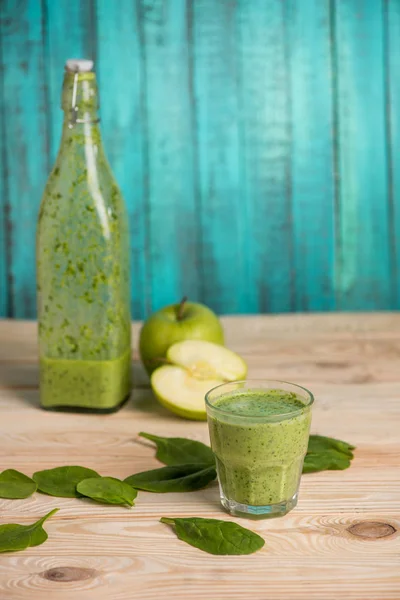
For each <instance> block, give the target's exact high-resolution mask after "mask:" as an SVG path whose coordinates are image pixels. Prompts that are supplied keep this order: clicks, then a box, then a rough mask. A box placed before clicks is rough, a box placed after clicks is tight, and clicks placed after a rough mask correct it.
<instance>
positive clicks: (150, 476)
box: [124, 464, 217, 493]
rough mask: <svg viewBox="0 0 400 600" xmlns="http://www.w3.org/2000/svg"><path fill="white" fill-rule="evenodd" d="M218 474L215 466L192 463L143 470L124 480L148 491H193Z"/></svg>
mask: <svg viewBox="0 0 400 600" xmlns="http://www.w3.org/2000/svg"><path fill="white" fill-rule="evenodd" d="M216 476H217V472H216V470H215V467H212V466H211V467H210V466H209V465H200V464H195V465H193V464H190V465H176V466H173V467H161V469H153V470H152V471H143V472H142V473H136V474H135V475H131V476H130V477H127V478H126V479H125V480H124V481H125V483H128V484H129V485H131V486H132V487H134V488H136V489H139V490H144V491H146V492H156V493H166V492H193V491H195V490H200V489H201V488H203V487H205V486H206V485H207V484H208V483H210V481H213V479H215V478H216Z"/></svg>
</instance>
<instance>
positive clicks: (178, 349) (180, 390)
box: [151, 340, 247, 420]
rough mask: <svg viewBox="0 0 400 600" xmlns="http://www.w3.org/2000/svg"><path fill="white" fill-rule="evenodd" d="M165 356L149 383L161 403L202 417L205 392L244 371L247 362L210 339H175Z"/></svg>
mask: <svg viewBox="0 0 400 600" xmlns="http://www.w3.org/2000/svg"><path fill="white" fill-rule="evenodd" d="M167 358H168V360H169V361H170V362H171V364H170V365H164V366H162V367H159V368H158V369H156V370H155V371H154V372H153V374H152V376H151V385H152V388H153V391H154V393H155V395H156V396H157V398H158V400H159V401H160V402H161V404H163V405H164V406H165V407H166V408H168V409H169V410H171V411H172V412H174V413H175V414H177V415H179V416H181V417H185V418H187V419H195V420H205V419H206V407H205V401H204V396H205V395H206V393H207V392H208V391H209V390H211V389H212V388H213V387H215V386H217V385H220V384H221V383H224V382H227V381H238V380H241V379H245V377H246V375H247V365H246V363H245V362H244V360H243V359H242V358H241V357H240V356H238V355H237V354H235V352H232V351H231V350H228V349H227V348H224V347H223V346H220V345H218V344H213V343H212V342H205V341H200V340H186V341H183V342H178V343H176V344H173V345H172V346H171V347H170V348H169V349H168V352H167Z"/></svg>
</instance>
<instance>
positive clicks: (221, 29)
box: [191, 0, 248, 313]
mask: <svg viewBox="0 0 400 600" xmlns="http://www.w3.org/2000/svg"><path fill="white" fill-rule="evenodd" d="M236 13H237V6H236V2H215V1H214V0H198V1H197V2H193V3H192V23H191V27H192V31H193V41H192V44H193V49H192V53H193V89H194V105H195V131H196V150H197V194H198V210H199V227H200V236H201V240H200V245H201V259H200V263H199V267H200V269H201V271H200V277H201V280H202V281H201V284H202V297H203V299H204V301H205V302H206V303H207V304H209V305H210V306H212V307H214V308H215V309H216V310H218V311H219V312H226V313H235V312H240V311H241V310H242V311H243V310H245V300H246V294H247V288H248V286H247V281H246V279H245V278H244V275H243V274H244V261H245V242H246V240H245V236H246V229H245V227H246V223H245V221H244V219H243V214H242V210H241V203H242V200H243V202H244V199H242V194H241V187H240V186H241V165H240V160H239V106H238V94H237V92H238V85H237V77H238V74H237V61H236V59H235V52H236V43H235V24H236Z"/></svg>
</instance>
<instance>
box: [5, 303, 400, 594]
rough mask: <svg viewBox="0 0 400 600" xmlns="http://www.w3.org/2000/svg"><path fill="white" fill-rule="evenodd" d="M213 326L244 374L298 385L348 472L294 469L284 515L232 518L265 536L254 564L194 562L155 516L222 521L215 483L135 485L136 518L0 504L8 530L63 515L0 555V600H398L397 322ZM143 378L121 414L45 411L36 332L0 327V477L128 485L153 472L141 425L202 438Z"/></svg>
mask: <svg viewBox="0 0 400 600" xmlns="http://www.w3.org/2000/svg"><path fill="white" fill-rule="evenodd" d="M223 321H224V325H225V329H226V333H227V339H228V341H229V345H230V347H232V348H233V349H234V350H237V351H240V352H243V354H244V355H245V356H246V359H247V361H248V363H249V371H250V373H249V374H250V376H257V377H277V376H279V377H282V378H283V379H289V380H290V379H294V380H295V381H298V382H302V383H303V384H305V385H307V386H308V387H309V388H310V389H311V390H312V391H313V392H314V394H315V396H316V403H315V410H314V413H313V425H312V430H313V432H316V433H320V434H323V435H332V436H336V437H339V438H342V439H345V440H347V441H349V442H352V443H354V444H355V445H356V446H357V450H356V454H355V459H354V461H353V463H352V466H351V468H350V469H348V470H346V471H342V472H340V471H338V472H323V473H315V474H310V475H306V476H304V477H303V479H302V483H301V491H300V502H299V505H298V507H297V508H296V509H295V510H294V511H292V512H291V513H290V514H289V515H287V516H286V517H284V518H280V519H275V520H271V521H258V522H249V521H246V520H244V519H239V520H238V522H239V523H240V524H242V525H244V526H247V527H250V528H251V529H253V530H254V531H257V532H258V533H260V534H261V535H262V536H263V537H264V538H265V540H266V544H265V547H264V548H263V550H262V551H261V552H259V553H257V554H255V555H253V556H248V557H213V556H210V555H207V554H204V553H201V552H200V551H198V550H196V549H195V548H192V547H190V546H187V545H184V544H183V543H182V542H180V541H179V540H178V539H177V538H176V537H175V535H174V533H173V532H172V530H171V529H170V528H169V527H166V526H165V525H162V524H161V523H159V518H160V517H161V516H203V517H215V518H223V519H227V520H229V519H231V517H229V516H228V515H225V514H224V513H223V512H222V511H221V509H220V506H219V499H218V488H217V485H216V484H215V483H213V484H211V485H210V486H209V487H208V488H207V489H205V490H200V491H198V492H194V493H191V494H150V493H145V492H140V493H139V495H138V498H137V503H136V506H135V507H134V508H133V509H126V508H123V507H118V506H115V507H110V506H103V505H98V504H95V503H91V502H90V501H83V500H77V499H73V498H52V497H51V496H46V495H41V494H35V495H33V496H31V497H30V498H28V499H26V500H13V501H11V500H0V514H1V522H2V523H6V522H20V523H29V522H31V521H33V520H34V519H36V518H37V517H39V516H41V515H43V514H45V513H46V512H47V511H48V510H50V509H51V508H53V507H55V506H58V507H59V508H60V511H59V512H58V513H57V515H55V516H54V517H53V518H52V519H51V520H50V521H49V522H48V524H47V531H48V533H49V540H48V541H47V542H46V543H45V544H44V545H43V546H40V547H37V548H31V549H29V550H26V551H24V552H21V553H16V554H3V555H2V557H1V559H0V597H1V600H27V599H28V598H29V599H37V600H41V599H42V598H43V597H46V596H48V597H49V598H51V600H65V599H68V600H69V598H73V599H74V600H75V599H77V600H111V599H112V600H131V599H132V597H137V598H140V600H142V599H143V600H156V599H157V598H163V599H166V600H168V599H173V598H174V599H178V598H179V599H180V598H182V600H183V599H185V600H186V598H188V597H190V598H194V599H195V600H210V599H212V600H241V599H242V598H243V597H244V596H246V597H247V596H249V597H250V596H251V598H253V599H254V600H267V599H268V600H269V599H270V598H271V600H272V599H273V600H337V598H338V597H339V596H341V597H344V598H346V599H349V600H397V599H398V598H400V577H399V574H398V573H399V569H398V567H399V562H398V556H399V550H400V533H399V532H400V510H399V501H398V499H399V497H400V483H399V482H400V469H399V459H400V443H399V434H398V423H399V422H400V370H399V368H398V365H399V360H400V314H396V313H382V314H377V313H375V314H373V313H371V314H354V315H351V314H337V315H323V314H319V315H309V316H305V315H285V316H275V317H274V316H269V317H225V318H224V320H223ZM138 326H139V325H138V324H135V325H134V327H133V334H134V340H136V339H137V332H138ZM27 365H28V366H29V369H28V370H27V369H26V366H27ZM19 372H20V379H19V378H18V373H19ZM139 372H140V366H139V364H137V366H136V367H135V373H136V374H137V377H140V379H139V381H141V387H140V388H138V389H135V390H134V391H133V394H132V399H131V401H130V402H129V403H128V404H127V405H126V406H125V407H124V408H123V409H122V410H121V411H120V412H118V413H116V414H113V415H109V416H101V415H74V414H70V413H53V412H46V411H41V410H39V409H38V400H39V396H38V390H37V387H36V385H37V371H36V326H35V325H34V324H33V323H27V322H11V321H3V322H0V436H1V440H2V443H1V451H0V470H1V469H3V468H16V469H20V470H22V471H23V472H25V473H27V474H29V475H30V474H32V473H33V471H35V470H38V469H44V468H48V467H51V466H56V465H63V464H66V463H70V464H72V463H73V464H82V465H85V466H88V467H91V468H94V469H96V470H98V471H100V472H101V473H104V474H112V475H115V476H118V477H126V476H128V475H130V474H132V473H134V472H137V471H139V470H145V469H150V468H154V467H156V465H157V464H158V463H157V461H156V459H155V458H154V450H153V448H152V445H151V443H149V442H147V441H146V440H141V439H140V438H138V435H137V434H138V432H139V431H149V432H153V433H156V434H159V435H170V436H175V435H176V436H184V437H188V436H189V437H191V438H193V439H198V440H202V441H204V442H206V443H207V442H208V432H207V426H206V424H205V423H196V422H189V421H184V420H181V419H178V418H176V417H174V416H173V415H172V414H170V413H168V412H167V411H166V410H164V409H163V408H162V407H160V406H159V405H158V403H157V402H156V401H155V399H154V398H153V396H152V393H151V390H150V389H149V388H148V383H147V379H146V376H145V375H144V374H142V375H141V376H139ZM10 373H11V375H10ZM361 375H364V379H363V380H362V381H359V380H357V378H358V379H360V376H361ZM365 375H368V377H365Z"/></svg>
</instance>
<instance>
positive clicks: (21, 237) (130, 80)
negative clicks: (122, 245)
mask: <svg viewBox="0 0 400 600" xmlns="http://www.w3.org/2000/svg"><path fill="white" fill-rule="evenodd" d="M0 34H1V39H0V61H1V70H0V116H1V124H0V125H1V129H0V132H1V133H2V135H1V140H0V157H1V162H2V164H1V175H2V182H1V184H0V198H1V199H0V316H1V315H3V316H7V315H8V316H15V317H34V316H35V310H36V309H35V295H36V294H35V259H34V242H35V229H36V218H37V211H38V206H39V203H40V198H41V195H42V191H43V187H44V184H45V181H46V178H47V175H48V172H49V169H50V166H51V164H52V162H53V160H54V157H55V154H56V152H57V148H58V144H59V136H60V129H61V121H62V112H61V110H60V109H59V102H60V88H61V81H62V75H63V64H64V62H65V60H66V59H67V58H68V57H71V56H83V55H85V56H87V57H89V58H94V59H95V61H96V69H97V73H98V78H99V85H100V100H101V117H102V128H103V133H104V141H105V145H106V150H107V153H108V155H109V158H110V162H111V165H112V167H113V170H114V173H115V175H116V177H117V179H118V181H119V183H120V186H121V188H122V191H123V193H124V196H125V198H126V201H127V205H128V210H129V217H130V224H131V232H132V241H131V259H132V309H133V314H134V316H135V317H136V318H139V317H144V316H146V315H147V314H148V313H149V312H150V311H151V310H153V309H155V308H158V307H159V306H161V305H163V304H165V303H167V302H173V301H176V300H177V299H179V297H180V296H181V295H183V294H188V295H189V296H191V297H192V298H193V299H197V300H200V301H204V302H206V303H207V304H209V305H210V306H211V307H213V308H215V309H216V310H218V311H219V312H225V313H234V312H242V313H244V312H265V311H271V312H282V311H291V310H334V309H346V310H352V309H355V310H358V309H375V308H378V309H394V308H400V164H399V160H398V156H399V155H400V119H399V117H398V114H399V108H398V107H399V106H400V59H399V57H400V2H399V1H398V0H374V1H369V0H251V2H250V1H248V0H118V2H110V1H108V0H88V1H87V2H83V3H82V2H79V1H78V0H60V1H58V2H53V1H51V0H24V1H17V0H4V1H3V2H2V3H1V7H0Z"/></svg>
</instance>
